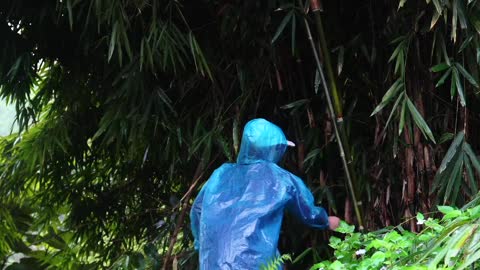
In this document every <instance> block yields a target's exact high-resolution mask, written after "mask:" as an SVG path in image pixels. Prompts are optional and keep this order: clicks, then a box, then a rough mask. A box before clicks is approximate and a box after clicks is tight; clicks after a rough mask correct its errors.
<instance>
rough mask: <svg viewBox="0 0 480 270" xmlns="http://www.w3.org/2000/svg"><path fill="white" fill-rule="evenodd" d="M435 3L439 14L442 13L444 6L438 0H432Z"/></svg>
mask: <svg viewBox="0 0 480 270" xmlns="http://www.w3.org/2000/svg"><path fill="white" fill-rule="evenodd" d="M432 2H433V5H435V9H436V11H437V12H438V14H442V6H441V5H440V2H438V0H432Z"/></svg>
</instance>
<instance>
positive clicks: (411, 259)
mask: <svg viewBox="0 0 480 270" xmlns="http://www.w3.org/2000/svg"><path fill="white" fill-rule="evenodd" d="M438 210H439V211H440V212H441V213H442V214H443V218H442V219H435V218H431V217H429V218H428V219H426V218H425V217H424V215H422V214H421V213H418V214H417V216H416V222H417V224H418V226H421V227H423V230H421V232H419V233H418V234H416V233H412V232H410V231H407V230H404V229H403V228H402V227H401V226H397V227H394V228H392V229H382V230H380V231H375V232H370V233H359V232H355V231H354V226H349V225H347V224H346V223H345V222H342V224H341V225H340V227H339V228H338V229H337V231H338V232H340V233H342V234H344V235H345V236H344V239H340V238H338V237H336V236H332V237H331V238H330V246H331V247H332V248H333V249H334V256H335V258H334V260H333V261H323V262H320V263H317V264H315V265H314V266H313V267H312V268H311V269H312V270H313V269H325V270H327V269H360V270H361V269H364V270H367V269H398V270H401V269H403V270H407V269H425V270H427V269H429V270H430V269H466V268H468V267H470V266H474V265H475V263H476V261H477V260H478V258H479V256H480V255H479V254H480V245H479V244H478V239H479V238H480V231H478V227H479V224H478V222H479V220H480V219H479V218H480V206H479V205H477V206H470V207H467V208H465V209H456V208H454V207H450V206H439V207H438Z"/></svg>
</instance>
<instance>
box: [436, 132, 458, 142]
mask: <svg viewBox="0 0 480 270" xmlns="http://www.w3.org/2000/svg"><path fill="white" fill-rule="evenodd" d="M454 137H455V134H453V133H451V132H445V133H443V135H442V136H441V137H440V139H438V144H442V143H444V142H447V141H450V140H452V139H453V138H454Z"/></svg>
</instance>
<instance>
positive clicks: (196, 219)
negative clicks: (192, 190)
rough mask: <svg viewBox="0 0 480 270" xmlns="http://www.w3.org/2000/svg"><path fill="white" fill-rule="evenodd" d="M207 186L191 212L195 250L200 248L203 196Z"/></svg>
mask: <svg viewBox="0 0 480 270" xmlns="http://www.w3.org/2000/svg"><path fill="white" fill-rule="evenodd" d="M204 190H205V186H203V188H202V189H201V190H200V193H199V194H198V195H197V197H196V198H195V201H194V202H193V205H192V209H191V210H190V223H191V224H190V226H191V228H192V234H193V238H194V242H193V246H194V248H195V250H198V249H199V248H200V246H199V242H198V241H199V239H198V237H199V235H198V233H199V229H200V216H201V214H202V203H203V194H204V193H205V191H204Z"/></svg>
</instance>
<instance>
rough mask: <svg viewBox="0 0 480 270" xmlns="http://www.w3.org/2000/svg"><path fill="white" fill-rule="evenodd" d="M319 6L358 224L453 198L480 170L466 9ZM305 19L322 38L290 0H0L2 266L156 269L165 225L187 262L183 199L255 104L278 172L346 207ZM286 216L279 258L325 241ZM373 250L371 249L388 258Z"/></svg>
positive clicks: (470, 7)
mask: <svg viewBox="0 0 480 270" xmlns="http://www.w3.org/2000/svg"><path fill="white" fill-rule="evenodd" d="M307 2H308V1H307ZM322 4H323V5H324V6H323V9H324V12H323V13H321V17H322V21H323V22H324V25H325V27H324V29H323V30H324V32H325V33H324V35H325V39H326V43H328V47H330V48H333V49H331V50H327V55H324V56H328V53H331V55H330V56H331V57H330V58H331V59H332V60H333V61H331V62H332V63H331V65H332V66H331V67H329V70H331V71H332V72H335V74H332V77H334V79H336V80H337V82H336V84H337V86H338V92H339V95H338V100H339V101H340V102H341V103H342V104H340V105H342V107H343V109H344V111H343V115H341V117H342V118H341V119H338V121H339V122H340V120H341V123H342V126H343V127H344V129H345V134H344V135H345V137H346V138H345V141H348V144H349V145H351V149H350V153H347V155H348V160H351V164H352V167H353V170H352V174H353V175H355V176H356V178H357V179H358V185H357V186H356V189H358V190H356V192H357V193H358V194H359V196H358V198H357V199H358V200H359V201H361V204H360V203H359V205H361V207H362V208H363V209H362V210H363V212H364V215H365V219H366V221H367V222H366V223H367V226H368V227H369V228H379V227H383V226H385V225H390V224H398V223H399V222H400V221H401V220H403V219H404V218H406V217H407V218H408V217H409V216H411V215H415V213H411V211H414V210H415V211H416V209H421V211H424V212H428V211H429V209H428V208H429V207H431V202H432V201H433V200H434V199H439V200H440V201H441V202H448V203H449V204H452V205H453V204H457V205H461V204H463V203H464V202H465V201H467V200H468V199H469V198H470V197H471V196H473V194H475V193H476V192H477V190H478V172H479V169H480V164H479V162H478V160H477V159H478V158H477V157H476V152H477V151H478V147H479V144H478V142H477V141H476V140H474V139H473V138H476V137H475V136H476V135H477V133H478V125H477V122H478V119H476V115H478V113H479V111H478V108H479V107H478V103H479V100H478V82H479V63H480V53H479V49H478V48H479V47H480V46H479V44H480V37H479V35H478V32H480V23H479V22H480V16H479V15H478V14H479V10H480V2H478V1H466V0H465V1H464V0H454V1H450V0H449V1H447V0H432V1H409V0H401V1H390V0H388V1H387V0H385V1H374V0H368V1H353V0H352V1H343V2H338V1H337V2H336V1H323V3H322ZM310 10H311V9H310ZM304 18H306V19H307V23H308V24H309V25H310V26H311V27H310V28H311V29H312V35H313V41H314V42H315V43H316V44H315V45H316V46H315V47H320V46H317V45H318V40H319V39H320V38H319V29H317V28H316V24H315V20H313V19H312V18H313V16H312V14H310V13H309V14H305V9H303V8H301V7H300V5H299V4H297V3H295V2H292V1H287V0H266V1H227V2H225V1H213V0H206V1H189V2H185V1H174V0H161V1H151V0H136V1H122V0H82V1H77V0H57V1H46V0H45V1H42V0H39V1H34V0H3V1H0V36H1V38H0V97H1V98H2V99H5V100H7V101H8V102H9V103H11V104H15V105H14V106H15V109H16V112H17V115H16V116H17V123H18V126H19V130H18V133H17V134H14V135H12V136H8V137H6V138H3V139H1V141H0V206H1V207H0V220H1V222H0V268H2V267H3V266H6V265H10V264H11V259H12V257H14V256H12V255H15V254H17V255H18V251H22V250H23V251H24V254H27V255H28V256H29V258H24V259H23V260H22V262H23V263H24V265H28V267H30V266H31V265H32V264H34V265H38V266H39V267H50V268H52V269H55V268H59V269H82V268H89V267H90V268H94V269H102V268H103V269H104V268H118V269H142V268H145V269H151V268H155V267H157V266H158V265H159V264H162V262H163V260H164V259H165V258H164V256H165V254H166V253H167V251H168V249H169V248H168V246H169V241H170V238H171V237H172V232H173V231H174V230H175V229H176V226H177V225H176V224H177V223H179V227H180V229H179V230H178V231H179V233H178V240H177V241H176V242H175V245H174V246H173V250H172V254H173V256H172V260H171V261H170V262H169V266H170V265H172V267H174V266H175V267H178V268H180V269H192V268H195V260H196V257H195V255H194V252H193V251H192V248H191V245H192V241H191V240H192V239H191V235H190V232H189V227H188V218H187V219H185V220H184V222H178V221H179V220H183V219H180V217H181V214H180V213H181V211H182V210H185V209H187V210H186V211H188V204H189V202H191V199H192V197H188V196H185V197H184V195H185V193H186V192H187V191H188V190H193V191H197V190H198V187H199V186H201V183H202V182H203V181H205V180H206V178H207V177H208V175H209V174H210V173H211V172H212V170H213V169H214V168H215V167H216V166H217V165H219V164H220V163H222V162H225V161H233V160H235V155H236V153H237V152H238V148H239V144H240V142H239V138H240V137H241V127H242V126H243V124H244V123H245V122H246V121H248V120H249V119H251V118H253V117H266V118H268V119H270V120H272V121H274V122H276V123H278V124H279V125H280V126H282V128H284V129H285V131H286V133H287V135H288V137H289V138H291V139H292V140H294V141H295V142H297V145H298V147H297V148H296V149H294V150H289V153H288V154H287V157H286V159H285V162H284V164H282V166H284V167H286V168H287V169H289V170H292V171H293V172H295V173H297V174H299V175H301V176H302V178H304V179H305V181H306V182H307V184H308V185H309V186H310V187H312V190H313V191H314V195H315V200H316V202H318V203H321V204H322V205H323V206H325V207H326V208H329V209H330V210H331V211H330V212H333V213H336V214H338V215H342V214H343V213H347V214H348V213H349V212H351V211H350V210H351V209H348V206H349V205H351V203H352V202H351V201H347V202H349V203H350V204H348V203H345V204H344V203H343V202H345V201H346V198H348V192H346V186H345V183H344V179H343V175H344V172H343V171H342V169H341V168H340V167H339V166H338V164H339V160H338V156H339V152H338V150H337V148H336V146H335V144H334V142H335V137H334V136H333V135H332V129H331V123H330V121H331V120H332V119H330V118H329V117H328V115H327V114H326V110H325V107H326V106H325V97H324V96H323V95H322V93H323V91H320V89H319V88H320V87H321V86H320V76H319V72H318V70H317V67H316V66H315V65H314V63H312V58H313V53H312V51H311V50H310V47H309V43H308V42H309V41H308V39H307V36H306V29H305V28H304V25H303V23H304ZM324 53H325V52H324ZM323 59H325V58H323ZM333 75H334V76H333ZM449 80H450V81H449ZM448 82H450V83H448ZM329 83H330V82H329ZM457 103H458V106H457ZM387 109H389V110H387ZM370 112H373V113H372V114H373V117H370ZM339 116H340V115H339ZM3 120H4V119H3V118H2V119H0V125H2V124H4V123H5V122H4V121H3ZM459 130H463V132H459ZM422 134H423V137H422ZM442 134H443V135H444V136H441V135H442ZM462 134H464V135H462ZM400 135H402V136H400ZM455 136H457V137H455ZM458 136H460V137H462V138H461V139H455V140H453V144H452V145H451V146H450V149H451V150H449V149H448V146H446V145H444V144H442V143H444V142H446V141H448V140H450V139H454V138H460V137H458ZM437 137H438V138H439V139H438V142H439V144H438V145H435V144H434V143H435V141H437ZM410 151H414V152H415V153H413V154H412V155H411V157H412V160H407V156H408V154H410ZM442 159H443V162H442V161H441V160H442ZM427 161H428V162H427ZM440 163H441V164H442V165H441V166H440V167H441V168H440V169H438V170H437V166H436V164H440ZM434 175H436V180H435V181H433V180H434V179H433V178H434ZM412 177H413V178H412ZM197 179H199V180H198V183H197V185H193V183H194V181H195V180H197ZM406 180H407V181H406ZM432 182H435V184H436V185H435V187H434V186H432V185H431V183H432ZM400 191H403V192H400ZM411 191H413V192H411ZM456 191H458V192H456ZM409 192H410V193H409ZM193 193H195V192H193ZM194 195H195V194H193V196H194ZM410 195H411V196H410ZM437 195H438V196H437ZM437 197H438V198H437ZM184 205H186V208H185V207H184ZM16 209H22V210H16ZM391 209H395V211H392V210H391ZM452 213H457V212H452ZM462 213H463V212H462ZM455 215H456V214H455ZM462 215H463V214H462ZM59 216H62V217H64V219H62V221H61V222H60V221H59V220H58V218H59ZM368 217H379V218H368ZM431 224H433V223H431ZM438 224H439V226H445V225H444V223H443V221H441V222H439V223H438ZM432 226H433V225H432ZM283 228H284V230H283V231H284V234H283V240H282V241H280V243H281V246H280V249H281V250H282V252H285V253H290V254H294V253H299V252H301V251H302V250H305V245H306V244H307V243H321V242H322V241H321V240H322V236H321V234H316V233H312V232H311V231H308V230H305V231H302V234H299V232H298V224H295V223H293V222H292V221H291V220H290V219H286V220H285V226H284V227H283ZM411 228H412V227H411ZM465 230H466V232H469V230H468V229H465ZM32 232H35V234H33V235H32ZM397 233H398V234H399V235H401V236H402V237H403V235H405V237H406V238H408V237H410V236H408V235H407V233H406V232H404V231H400V229H398V231H397ZM374 235H377V236H378V234H374ZM384 236H385V235H383V236H382V240H384V241H387V240H385V239H384ZM358 237H360V238H361V237H366V236H358ZM372 237H373V236H372ZM391 237H394V233H393V232H392V236H391ZM399 241H400V240H399ZM387 242H388V243H390V244H392V245H396V243H393V240H391V239H390V240H388V241H387ZM22 243H23V244H22ZM32 245H33V246H35V247H38V248H41V249H42V250H41V251H42V252H39V251H38V250H34V248H31V246H32ZM352 245H353V244H352ZM405 245H406V244H405ZM25 246H27V247H28V249H25ZM324 248H325V247H322V246H321V245H317V246H313V247H312V248H311V251H312V252H311V254H314V255H313V256H307V255H305V256H304V257H302V259H300V260H299V261H298V262H297V263H298V264H301V263H304V264H305V265H307V264H309V263H310V262H311V261H309V260H311V259H312V258H310V257H315V258H316V257H318V256H319V255H318V254H322V255H323V253H322V251H323V250H324ZM358 248H359V249H360V248H361V247H358ZM374 251H375V252H382V253H383V255H382V253H377V255H376V256H375V257H374V258H373V259H372V257H373V255H374V254H375V252H374ZM387 251H388V250H387V249H382V250H378V249H375V248H374V247H372V248H371V252H370V250H369V252H370V253H369V255H372V257H370V258H371V259H372V260H374V261H375V262H376V263H378V262H379V261H382V260H383V261H386V260H390V261H392V260H394V259H395V258H393V257H392V256H397V255H395V254H393V253H392V254H389V255H388V256H390V257H388V258H387V255H386V254H387ZM402 254H403V253H402ZM400 255H401V254H400ZM400 255H398V256H400ZM383 256H385V258H383ZM428 256H430V255H428ZM417 257H418V256H417ZM471 258H474V257H471ZM32 260H33V261H34V262H35V263H32ZM7 261H8V263H7ZM39 262H40V263H39ZM375 262H372V263H375ZM338 263H340V261H339V262H335V264H338ZM12 267H18V268H20V267H21V265H16V266H12ZM299 267H301V266H299Z"/></svg>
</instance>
